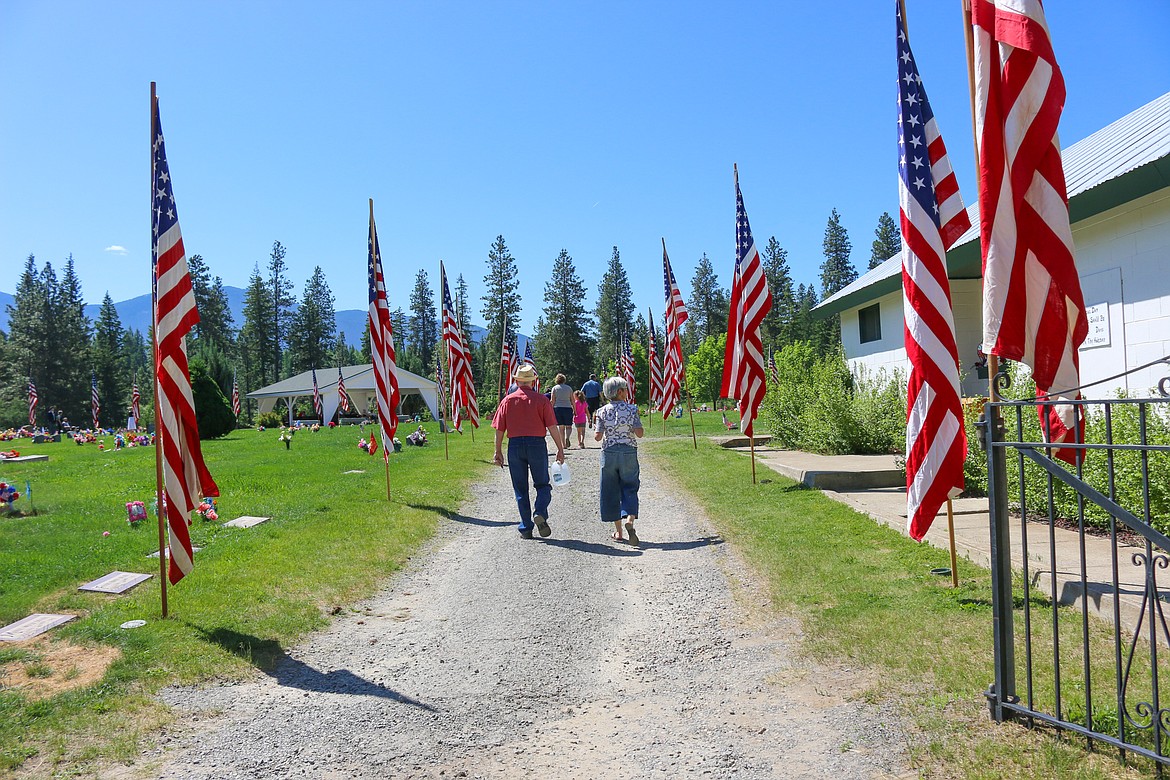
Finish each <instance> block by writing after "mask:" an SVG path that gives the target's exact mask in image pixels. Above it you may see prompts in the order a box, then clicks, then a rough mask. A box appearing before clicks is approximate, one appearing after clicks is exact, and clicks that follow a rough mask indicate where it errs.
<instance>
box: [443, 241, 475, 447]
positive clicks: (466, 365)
mask: <svg viewBox="0 0 1170 780" xmlns="http://www.w3.org/2000/svg"><path fill="white" fill-rule="evenodd" d="M439 282H440V295H441V296H442V304H443V305H442V309H443V310H442V313H441V314H442V319H443V343H444V344H446V345H447V367H448V370H449V371H450V375H451V420H452V424H453V426H454V428H455V430H457V431H460V432H462V426H463V419H462V416H463V411H464V410H465V409H466V411H467V419H468V420H469V421H470V422H471V424H472V425H474V426H475V427H476V428H478V427H479V403H478V401H477V399H476V395H475V376H474V374H473V373H472V370H471V352H470V350H469V349H468V346H467V343H466V342H464V340H463V331H462V329H461V328H460V327H459V317H458V316H457V314H456V312H455V305H454V303H453V302H452V301H451V288H450V287H448V286H447V269H446V268H445V267H444V266H443V262H442V261H441V260H440V261H439ZM443 405H444V406H445V404H443ZM444 413H446V412H445V411H444Z"/></svg>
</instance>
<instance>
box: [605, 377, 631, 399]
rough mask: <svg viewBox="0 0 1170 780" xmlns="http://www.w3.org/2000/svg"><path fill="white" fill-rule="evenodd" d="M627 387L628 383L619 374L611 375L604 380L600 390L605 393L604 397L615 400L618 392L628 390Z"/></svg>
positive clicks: (628, 386)
mask: <svg viewBox="0 0 1170 780" xmlns="http://www.w3.org/2000/svg"><path fill="white" fill-rule="evenodd" d="M629 389H630V385H629V384H628V383H627V382H626V380H624V379H622V378H621V377H620V376H611V377H610V378H609V379H607V380H605V384H604V385H602V386H601V392H603V393H605V397H606V398H608V399H609V400H611V401H616V400H617V397H618V393H620V392H621V391H623V390H625V391H627V392H628V391H629Z"/></svg>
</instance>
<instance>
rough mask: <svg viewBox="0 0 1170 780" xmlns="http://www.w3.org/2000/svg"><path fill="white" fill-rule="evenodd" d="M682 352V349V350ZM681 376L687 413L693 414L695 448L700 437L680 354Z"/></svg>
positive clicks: (692, 426) (692, 427) (692, 424)
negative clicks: (697, 432)
mask: <svg viewBox="0 0 1170 780" xmlns="http://www.w3.org/2000/svg"><path fill="white" fill-rule="evenodd" d="M680 353H681V350H680ZM679 362H680V365H679V377H680V378H681V380H682V387H683V392H684V393H686V398H687V414H689V415H690V416H691V441H692V442H694V444H695V449H696V450H697V449H699V437H698V435H696V434H695V409H694V407H693V406H692V404H691V391H690V390H689V389H688V388H687V372H686V369H684V368H683V367H682V365H681V362H682V356H681V354H680V356H679Z"/></svg>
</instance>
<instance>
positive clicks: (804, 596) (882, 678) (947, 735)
mask: <svg viewBox="0 0 1170 780" xmlns="http://www.w3.org/2000/svg"><path fill="white" fill-rule="evenodd" d="M646 455H647V456H648V457H651V458H655V459H659V460H661V461H663V462H665V463H666V464H667V466H668V468H669V470H670V472H671V473H672V474H673V475H674V476H675V477H677V478H678V480H679V482H680V483H681V484H682V485H683V486H685V487H686V488H687V489H688V490H689V491H690V492H691V494H692V495H693V496H694V497H695V498H696V500H697V501H698V502H699V503H700V504H701V505H702V506H703V507H704V508H705V509H706V510H707V512H708V513H709V514H710V516H711V518H712V520H713V521H714V522H715V523H716V524H717V525H718V527H719V529H720V531H721V532H722V533H723V534H724V536H725V537H726V538H727V539H728V540H729V541H731V542H732V543H734V544H735V546H736V547H737V549H740V550H741V551H742V552H743V554H744V556H745V557H746V558H747V559H748V561H749V562H750V563H751V564H752V566H753V567H754V568H755V569H756V570H757V571H758V572H759V573H760V574H761V575H762V576H763V577H764V578H765V580H766V582H767V583H768V586H769V587H770V591H771V595H772V599H773V603H774V605H775V606H776V607H777V608H778V609H779V610H780V611H782V612H784V613H786V614H795V615H797V616H799V617H800V618H801V620H802V624H803V628H804V631H805V641H804V648H805V650H806V652H808V653H809V654H810V655H811V656H812V657H814V658H816V659H818V660H820V661H822V662H825V663H828V664H830V665H832V664H844V665H847V666H850V667H854V668H864V669H867V670H872V671H873V673H874V676H875V682H874V683H873V685H872V688H871V690H869V691H867V692H866V693H865V697H866V698H867V699H870V700H871V701H881V702H883V703H885V704H886V706H889V707H894V708H897V709H899V710H902V711H904V712H905V713H906V715H907V720H908V721H909V722H910V723H911V724H913V726H914V728H915V729H916V730H917V733H916V734H915V735H914V736H913V738H912V743H911V756H912V759H913V761H914V765H915V766H916V767H918V768H919V769H920V770H921V771H922V772H923V773H924V776H927V777H939V778H943V777H945V778H980V779H982V778H987V779H988V780H990V779H991V778H1021V779H1022V778H1035V777H1060V778H1106V777H1135V776H1143V775H1142V774H1141V773H1140V772H1138V770H1135V769H1133V768H1129V769H1127V768H1125V767H1122V766H1121V765H1120V763H1119V762H1118V761H1117V758H1116V752H1115V751H1110V750H1102V751H1101V752H1099V753H1088V752H1086V751H1085V750H1084V741H1083V740H1075V739H1066V740H1061V739H1060V738H1058V737H1055V736H1054V735H1053V734H1052V733H1051V732H1042V731H1028V730H1026V729H1024V728H1023V727H1021V726H1018V725H1014V724H1003V725H997V724H994V723H993V722H991V720H990V719H989V718H988V715H987V705H986V703H985V700H984V698H983V696H982V692H983V691H984V690H985V689H986V688H987V685H988V684H989V683H990V682H991V681H992V680H993V679H994V673H993V669H992V642H991V640H992V637H991V578H990V573H989V572H988V571H987V570H986V569H983V568H980V567H977V566H975V565H973V564H971V563H970V562H968V561H966V560H965V559H960V560H959V575H960V585H959V587H958V588H951V587H950V578H949V577H946V578H943V577H938V576H935V575H932V574H930V570H931V569H932V568H934V567H943V566H949V565H950V561H949V554H948V553H947V551H945V550H940V549H936V548H934V547H931V546H929V545H924V544H918V543H915V542H913V541H912V540H910V539H909V538H907V537H904V536H902V535H901V534H899V533H897V532H895V531H893V530H891V529H890V528H887V527H886V526H884V525H881V524H879V523H877V522H875V521H874V520H872V519H871V518H869V517H867V516H865V515H862V514H860V513H858V512H855V511H853V510H852V509H850V508H848V507H846V506H844V505H842V504H840V503H837V502H835V501H832V500H831V499H829V498H827V497H826V496H824V495H822V494H821V493H820V492H819V491H813V490H806V489H802V488H801V487H800V486H798V485H797V484H796V483H794V482H792V481H790V480H788V479H785V478H784V477H781V476H779V475H778V474H774V473H773V472H770V471H769V470H768V469H767V468H766V467H764V468H763V469H762V471H761V472H760V475H761V483H760V484H758V485H753V484H752V482H751V467H750V464H749V461H748V459H747V458H746V457H745V456H744V455H742V454H739V453H735V452H731V451H727V450H723V449H720V448H718V447H715V446H714V445H712V444H711V443H710V442H705V441H700V442H699V449H698V450H697V451H696V450H694V449H693V447H692V445H691V443H690V442H689V441H659V442H650V443H648V444H647V445H646ZM1033 603H1034V604H1037V605H1041V604H1044V603H1045V602H1042V601H1041V600H1040V599H1038V598H1037V599H1035V600H1034V602H1033ZM1077 616H1079V612H1075V613H1074V612H1072V611H1067V612H1066V615H1065V617H1064V618H1062V619H1061V621H1060V623H1061V626H1062V631H1063V633H1064V637H1063V639H1062V648H1063V649H1062V653H1064V654H1065V655H1064V656H1063V660H1062V664H1061V672H1062V675H1064V685H1063V686H1062V691H1063V694H1064V697H1065V698H1064V701H1063V706H1064V707H1065V711H1066V712H1073V713H1075V712H1076V711H1077V707H1078V706H1079V707H1080V711H1082V712H1083V708H1084V702H1083V691H1084V686H1083V681H1082V680H1080V679H1079V676H1080V675H1081V671H1080V669H1081V666H1080V655H1079V650H1078V648H1079V647H1080V641H1079V631H1080V621H1079V617H1077ZM1091 623H1092V625H1093V628H1092V630H1091V634H1092V635H1091V643H1090V646H1091V648H1092V653H1091V656H1092V658H1093V659H1094V663H1093V673H1092V675H1093V677H1092V679H1093V681H1094V684H1095V685H1096V686H1098V687H1097V688H1095V690H1094V702H1095V707H1094V711H1095V713H1096V714H1097V717H1105V718H1108V716H1109V712H1110V711H1112V713H1113V715H1114V717H1115V716H1116V700H1113V701H1112V702H1111V701H1110V700H1109V699H1110V697H1112V696H1114V695H1115V692H1114V687H1113V685H1112V684H1111V682H1110V684H1108V685H1105V684H1102V681H1111V680H1112V677H1111V675H1112V674H1113V666H1112V664H1113V655H1112V652H1113V650H1112V642H1111V640H1110V637H1111V636H1112V632H1111V630H1110V629H1109V628H1108V627H1107V626H1106V625H1105V624H1103V623H1099V622H1097V621H1095V620H1093V621H1091ZM1032 625H1033V631H1034V638H1035V639H1034V644H1033V648H1034V651H1035V655H1034V658H1035V663H1036V671H1037V678H1038V679H1041V678H1048V677H1050V675H1051V668H1052V661H1051V658H1052V654H1051V641H1050V640H1051V636H1052V629H1051V626H1052V621H1051V618H1050V616H1049V614H1048V609H1047V607H1045V608H1042V609H1034V610H1033V611H1032ZM1022 634H1023V631H1022V624H1021V626H1020V627H1019V628H1017V638H1019V637H1020V636H1022ZM1016 653H1017V658H1023V651H1022V649H1021V648H1017V651H1016ZM1143 664H1144V666H1143ZM1135 668H1139V669H1140V668H1146V669H1148V668H1149V666H1148V659H1140V660H1139V661H1138V662H1137V666H1136V667H1135ZM1162 674H1170V668H1167V669H1166V670H1164V671H1163V672H1162ZM1168 679H1170V678H1168ZM1147 685H1148V683H1147ZM1019 689H1020V692H1021V694H1022V693H1023V691H1024V681H1023V679H1022V676H1021V679H1020V680H1019ZM1078 689H1079V691H1080V701H1079V702H1078V701H1077V696H1076V691H1077V690H1078ZM1035 696H1036V700H1037V701H1038V702H1039V703H1041V704H1050V703H1051V701H1052V698H1053V691H1052V689H1051V686H1050V685H1049V686H1048V687H1045V686H1044V685H1040V686H1039V687H1038V688H1037V689H1036V691H1035ZM1131 697H1132V698H1133V700H1134V701H1137V700H1139V699H1141V698H1142V697H1140V696H1135V695H1134V693H1133V692H1131ZM1144 698H1145V700H1149V696H1148V695H1146V696H1145V697H1144ZM1048 711H1050V712H1051V711H1052V710H1051V708H1049V709H1048ZM1147 769H1148V767H1147ZM1148 774H1152V770H1149V772H1148Z"/></svg>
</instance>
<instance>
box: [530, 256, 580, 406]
mask: <svg viewBox="0 0 1170 780" xmlns="http://www.w3.org/2000/svg"><path fill="white" fill-rule="evenodd" d="M586 291H587V288H586V287H585V283H584V282H583V281H581V277H579V276H578V275H577V268H576V266H575V265H574V264H573V258H572V257H570V256H569V253H568V251H566V250H564V249H562V250H561V252H560V254H559V255H557V257H556V259H555V260H553V267H552V277H551V278H550V279H549V281H548V282H546V283H545V285H544V309H543V313H542V314H541V316H540V319H538V320H537V323H536V333H535V334H534V335H533V351H534V353H535V357H536V369H537V371H538V372H539V373H540V375H541V376H547V377H549V378H551V377H552V376H554V375H555V374H557V373H558V372H559V373H562V374H564V375H565V376H566V377H567V378H568V381H569V384H571V385H573V386H574V387H580V386H581V385H582V384H583V383H584V382H585V380H586V379H588V378H589V373H590V371H591V370H592V365H593V358H592V356H593V347H594V344H593V318H592V317H591V316H590V315H589V311H588V310H587V309H586V308H585V304H584V301H585V294H586Z"/></svg>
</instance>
